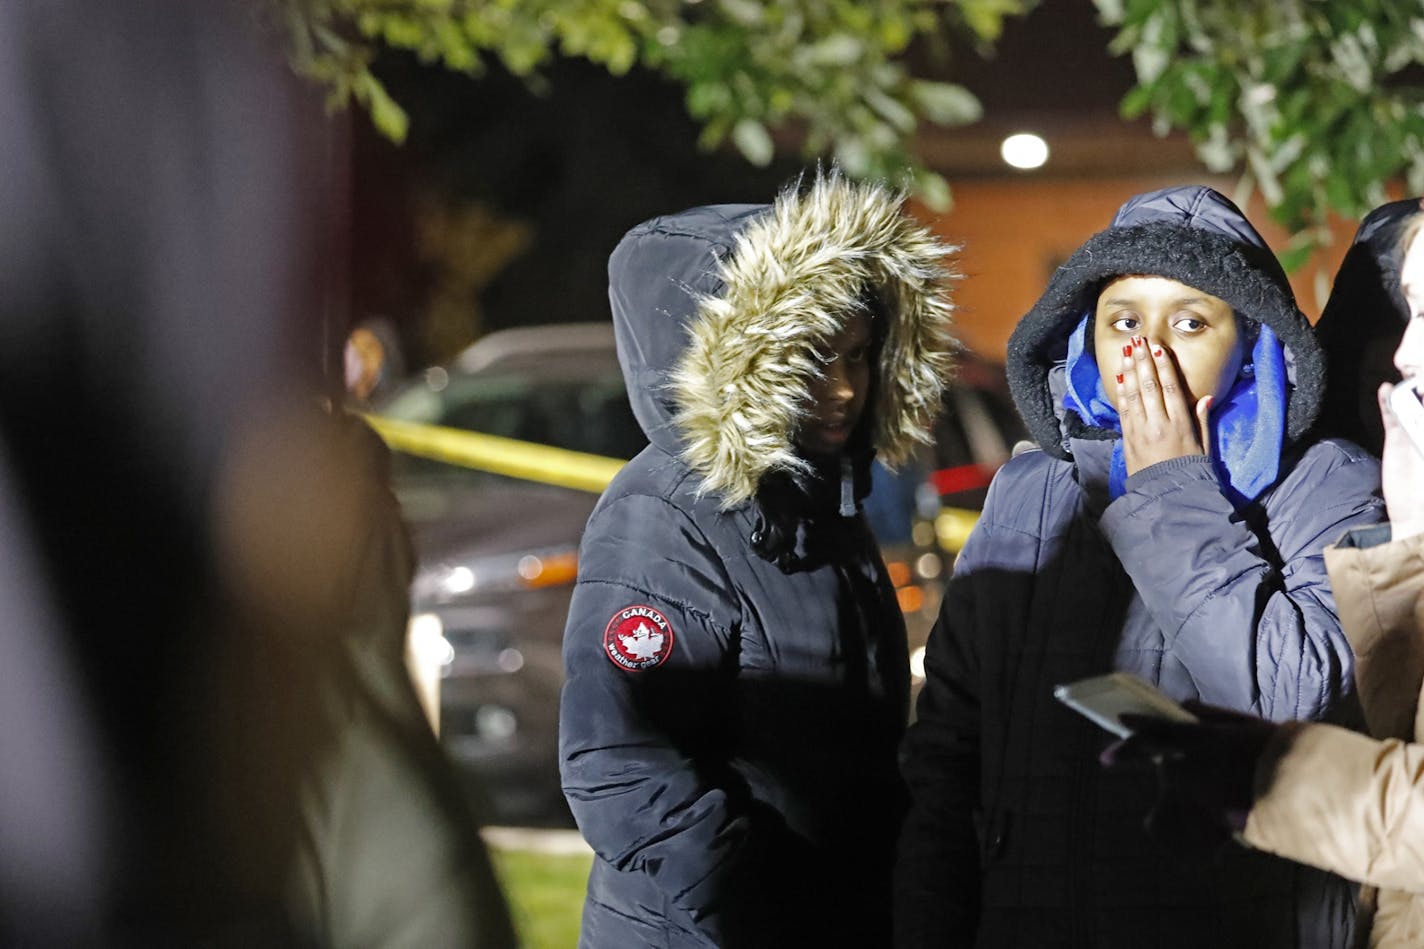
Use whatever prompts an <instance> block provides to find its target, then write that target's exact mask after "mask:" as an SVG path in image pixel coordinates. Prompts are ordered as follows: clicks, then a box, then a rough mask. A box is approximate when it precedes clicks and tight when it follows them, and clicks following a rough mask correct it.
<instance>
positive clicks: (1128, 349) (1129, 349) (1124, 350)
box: [1122, 346, 1132, 356]
mask: <svg viewBox="0 0 1424 949" xmlns="http://www.w3.org/2000/svg"><path fill="white" fill-rule="evenodd" d="M1122 354H1123V355H1124V356H1131V355H1132V347H1131V346H1124V347H1122Z"/></svg>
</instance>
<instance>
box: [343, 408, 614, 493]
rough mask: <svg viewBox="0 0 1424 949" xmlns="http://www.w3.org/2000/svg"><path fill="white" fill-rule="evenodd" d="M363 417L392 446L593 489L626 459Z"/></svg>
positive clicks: (464, 465) (452, 461) (601, 486)
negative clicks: (620, 459)
mask: <svg viewBox="0 0 1424 949" xmlns="http://www.w3.org/2000/svg"><path fill="white" fill-rule="evenodd" d="M366 421H367V422H369V423H370V424H371V427H372V428H374V429H375V430H376V433H377V434H379V435H380V436H381V438H383V439H385V442H386V444H387V445H389V446H390V447H391V449H392V450H393V451H400V452H404V453H406V454H408V455H416V456H418V457H421V458H430V459H432V460H434V461H443V462H446V463H448V464H452V465H459V466H461V467H462V468H474V469H476V470H478V471H488V472H491V473H493V474H500V475H508V476H509V477H511V478H523V479H524V480H526V481H538V482H541V483H543V484H553V485H558V486H559V487H562V488H573V489H575V490H578V491H588V492H591V493H593V494H601V493H603V489H604V488H606V487H608V482H610V481H612V480H613V476H614V475H615V474H617V473H618V469H619V468H622V467H623V465H624V464H625V463H626V462H623V461H619V460H618V459H617V458H606V457H604V456H603V455H591V454H588V453H586V452H581V451H569V450H567V449H564V448H554V447H551V446H549V445H536V444H534V443H533V442H522V441H519V440H518V439H514V438H503V437H501V436H498V435H485V434H482V433H480V432H469V431H465V430H464V429H459V428H446V427H444V426H441V425H425V424H422V423H420V422H401V421H397V420H396V419H391V418H385V417H383V416H380V415H367V416H366Z"/></svg>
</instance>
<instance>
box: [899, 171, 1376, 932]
mask: <svg viewBox="0 0 1424 949" xmlns="http://www.w3.org/2000/svg"><path fill="white" fill-rule="evenodd" d="M1121 274H1155V275H1161V276H1165V277H1169V278H1171V279H1175V280H1178V281H1180V282H1182V283H1185V284H1188V285H1189V286H1193V287H1196V288H1198V289H1202V290H1206V291H1207V292H1209V293H1211V294H1213V295H1215V296H1218V297H1220V298H1222V299H1224V300H1226V301H1227V302H1228V303H1230V304H1232V306H1233V308H1234V309H1235V310H1236V311H1237V313H1238V314H1239V315H1240V316H1243V317H1246V318H1247V319H1250V320H1255V321H1258V322H1264V323H1267V324H1269V325H1270V326H1271V327H1272V328H1273V329H1274V330H1275V331H1276V334H1277V335H1278V336H1279V337H1280V338H1281V339H1282V341H1283V342H1284V343H1285V346H1286V348H1287V362H1288V365H1289V366H1291V367H1292V371H1293V373H1294V375H1293V376H1292V386H1291V388H1290V393H1289V400H1290V401H1289V406H1288V413H1287V417H1288V423H1287V431H1286V435H1287V439H1288V441H1287V449H1286V455H1285V457H1284V458H1283V459H1282V464H1281V469H1280V470H1281V474H1280V476H1279V478H1278V479H1277V480H1276V482H1275V483H1274V484H1273V485H1272V486H1270V487H1268V488H1267V489H1266V490H1265V491H1264V493H1262V494H1261V495H1260V496H1258V497H1257V498H1256V499H1255V500H1254V502H1253V503H1250V504H1247V505H1246V506H1245V507H1243V508H1242V509H1240V510H1238V509H1236V508H1235V507H1233V505H1232V503H1231V501H1229V500H1228V498H1227V495H1226V494H1225V493H1224V491H1223V485H1222V482H1221V478H1220V476H1219V474H1218V471H1217V469H1216V467H1215V465H1214V464H1213V463H1212V461H1210V460H1209V459H1208V458H1206V457H1205V456H1189V457H1183V458H1177V459H1173V460H1170V461H1165V462H1162V463H1160V464H1157V465H1153V466H1151V467H1149V468H1146V469H1144V470H1142V471H1139V472H1137V473H1135V474H1134V475H1133V476H1132V477H1131V478H1129V479H1128V481H1127V485H1126V492H1125V493H1124V494H1123V495H1122V496H1120V497H1118V498H1116V499H1115V500H1109V491H1108V488H1107V483H1108V469H1109V461H1110V456H1111V453H1112V448H1113V439H1114V438H1116V437H1117V436H1116V435H1115V434H1114V433H1112V432H1107V431H1104V430H1102V429H1094V428H1092V427H1090V426H1088V425H1085V424H1084V423H1083V421H1082V420H1081V419H1079V418H1077V417H1076V416H1075V415H1073V414H1072V413H1068V412H1065V411H1064V410H1063V409H1062V408H1061V405H1062V393H1063V384H1062V378H1061V377H1062V373H1063V367H1064V358H1065V356H1064V354H1065V351H1066V341H1067V337H1068V334H1069V332H1070V331H1071V330H1072V329H1073V327H1074V326H1075V325H1076V324H1077V323H1078V321H1079V320H1080V319H1081V318H1082V316H1083V314H1084V313H1090V312H1092V304H1093V300H1094V299H1095V298H1096V294H1097V292H1098V288H1099V287H1100V286H1101V285H1102V282H1103V281H1104V280H1105V279H1107V278H1110V277H1113V276H1116V275H1121ZM1009 358H1010V365H1009V375H1010V381H1011V384H1012V385H1013V386H1014V388H1015V392H1014V394H1015V398H1016V400H1017V402H1018V404H1019V407H1020V411H1021V412H1022V413H1023V414H1024V416H1025V420H1026V421H1027V422H1028V424H1029V426H1030V429H1031V430H1032V431H1033V432H1034V433H1035V435H1036V436H1037V438H1038V441H1039V442H1040V444H1041V445H1042V449H1043V450H1033V451H1028V452H1025V453H1023V454H1021V455H1019V456H1018V457H1016V458H1015V459H1013V460H1012V461H1010V462H1009V463H1008V464H1007V465H1006V466H1005V467H1004V468H1003V469H1002V470H1001V471H1000V472H999V474H998V475H997V477H996V478H995V480H994V482H993V485H992V487H991V488H990V492H989V496H988V498H987V501H986V504H985V508H984V513H983V517H982V519H981V520H980V521H979V524H978V526H977V527H976V528H975V530H974V532H973V534H972V535H971V536H970V538H969V540H968V542H967V544H966V545H965V547H964V549H963V552H962V553H961V554H960V557H959V560H958V563H957V565H956V569H955V573H954V577H953V578H952V580H951V582H950V585H949V589H948V592H947V595H946V598H945V600H944V602H943V607H942V610H941V613H940V617H939V622H938V624H937V626H936V628H935V630H934V632H933V633H932V634H931V637H930V640H929V644H928V647H927V648H928V654H927V657H926V674H927V682H926V685H925V688H924V691H923V692H922V693H921V696H920V700H919V704H918V708H917V721H916V722H915V724H914V725H912V726H911V729H910V732H909V735H908V736H907V739H906V764H905V774H906V777H907V780H908V784H909V786H910V791H911V795H912V805H911V810H910V814H909V816H908V818H907V821H906V824H905V828H904V831H903V834H902V836H901V850H900V854H899V859H898V866H897V871H896V912H897V919H896V929H897V944H898V945H901V946H906V947H931V946H932V947H936V949H942V947H951V946H963V947H969V946H982V947H1033V949H1045V947H1048V949H1051V947H1083V949H1089V947H1091V949H1108V947H1124V949H1127V947H1130V949H1153V947H1177V946H1180V947H1184V949H1185V947H1204V946H1220V947H1238V946H1239V947H1251V949H1271V947H1282V949H1284V947H1342V949H1343V947H1344V946H1346V945H1348V939H1349V931H1350V924H1351V914H1352V897H1351V892H1350V890H1349V888H1348V886H1347V885H1346V884H1345V883H1344V882H1343V881H1341V880H1338V879H1336V878H1333V877H1329V876H1327V875H1325V874H1322V873H1320V872H1318V871H1315V870H1311V869H1308V868H1304V867H1300V866H1298V865H1294V864H1291V863H1288V862H1286V861H1282V860H1279V859H1276V858H1274V857H1270V856H1267V855H1264V854H1260V853H1255V852H1249V851H1247V850H1245V849H1241V848H1235V847H1233V848H1232V849H1231V850H1230V851H1229V852H1224V853H1220V854H1215V855H1213V856H1212V857H1210V858H1205V857H1196V858H1191V857H1184V856H1182V855H1179V854H1172V853H1166V852H1163V851H1162V850H1161V849H1160V848H1159V847H1158V846H1157V845H1155V844H1154V843H1153V842H1151V841H1150V840H1149V839H1148V838H1147V836H1146V834H1145V833H1144V832H1143V830H1142V827H1141V820H1142V816H1143V814H1144V812H1145V811H1146V808H1147V806H1148V804H1149V803H1150V802H1151V800H1152V798H1153V792H1154V781H1153V779H1152V777H1151V775H1134V774H1122V773H1109V772H1106V771H1104V770H1102V769H1101V768H1099V766H1098V764H1097V761H1096V757H1097V754H1098V752H1099V751H1100V750H1101V749H1102V748H1103V746H1104V745H1105V744H1106V743H1107V741H1108V740H1109V736H1108V735H1107V734H1106V733H1105V732H1102V731H1100V730H1099V729H1097V728H1096V727H1095V726H1094V725H1092V724H1090V723H1088V722H1087V721H1085V720H1083V719H1081V718H1079V717H1078V716H1077V715H1075V714H1074V713H1073V712H1071V711H1069V710H1068V709H1067V708H1065V707H1063V706H1061V705H1059V704H1058V703H1057V702H1055V700H1054V699H1053V694H1052V693H1053V687H1054V686H1055V685H1056V684H1059V683H1065V682H1070V681H1073V680H1075V679H1078V678H1082V677H1085V676H1090V675H1098V674H1102V673H1105V672H1108V671H1110V670H1114V669H1122V670H1129V671H1131V672H1135V673H1137V674H1139V675H1141V676H1143V677H1144V678H1146V679H1148V680H1149V681H1151V682H1154V683H1157V684H1158V685H1160V686H1161V687H1162V689H1164V690H1165V691H1166V692H1167V693H1169V694H1170V695H1172V696H1173V697H1174V698H1177V699H1179V700H1183V699H1196V698H1199V699H1202V700H1204V701H1207V702H1210V703H1213V704H1216V705H1222V706H1226V707H1230V708H1235V709H1241V710H1243V711H1249V712H1254V713H1256V714H1258V715H1263V716H1266V717H1269V718H1274V719H1288V718H1322V717H1327V716H1332V715H1336V716H1341V715H1345V714H1347V709H1348V707H1349V705H1350V698H1351V696H1350V689H1351V688H1352V680H1351V671H1352V656H1351V652H1350V647H1349V645H1348V643H1347V641H1346V639H1345V636H1344V634H1343V633H1342V631H1341V629H1340V623H1339V619H1338V617H1337V615H1336V611H1335V604H1334V600H1333V598H1332V596H1331V593H1330V589H1329V585H1328V580H1327V576H1326V572H1325V564H1324V562H1323V559H1322V551H1323V549H1324V547H1325V546H1326V545H1328V544H1330V543H1333V542H1334V541H1335V540H1336V539H1337V538H1338V537H1339V536H1340V534H1341V533H1343V532H1344V531H1345V530H1346V529H1347V528H1350V527H1355V526H1359V525H1363V524H1369V523H1373V522H1375V521H1377V520H1379V519H1380V517H1381V516H1382V511H1381V506H1380V502H1379V500H1378V498H1377V497H1376V492H1377V490H1378V485H1379V473H1378V468H1377V465H1376V463H1375V461H1374V459H1373V458H1371V457H1370V456H1369V455H1367V454H1366V453H1365V452H1363V451H1362V450H1360V449H1359V448H1357V447H1355V446H1354V445H1352V444H1350V443H1348V442H1342V441H1324V442H1315V443H1303V442H1302V441H1301V439H1302V436H1303V433H1305V432H1306V431H1307V430H1308V429H1309V427H1310V425H1311V423H1312V421H1313V419H1314V417H1315V412H1316V409H1317V406H1318V403H1319V395H1320V386H1319V383H1320V381H1321V372H1320V353H1319V349H1318V347H1317V346H1316V344H1315V342H1314V340H1313V338H1312V335H1311V332H1310V328H1309V325H1308V324H1307V323H1306V322H1305V319H1304V317H1303V316H1301V315H1300V313H1299V311H1298V310H1297V309H1296V307H1295V304H1294V299H1293V298H1292V297H1291V294H1290V290H1289V287H1288V285H1287V284H1286V281H1285V277H1284V274H1282V273H1281V272H1280V269H1279V265H1277V264H1276V263H1275V260H1274V258H1273V257H1272V256H1271V255H1270V252H1269V251H1268V250H1267V249H1266V248H1265V245H1264V243H1263V242H1261V240H1260V238H1259V237H1258V236H1257V235H1256V233H1255V231H1254V230H1253V229H1252V228H1251V226H1250V224H1249V223H1247V222H1246V220H1245V218H1244V217H1242V216H1241V215H1240V212H1239V211H1237V209H1236V208H1235V207H1234V206H1233V205H1231V204H1230V202H1228V201H1226V199H1224V198H1222V197H1221V196H1220V195H1217V194H1216V193H1215V192H1212V191H1209V190H1208V189H1204V188H1193V189H1173V190H1170V191H1167V192H1160V193H1155V194H1151V195H1145V196H1141V197H1139V198H1135V199H1133V201H1131V202H1129V203H1128V204H1127V205H1126V206H1125V207H1124V208H1123V210H1122V211H1121V212H1119V215H1118V218H1117V219H1116V220H1115V221H1114V223H1113V226H1112V227H1110V228H1109V229H1108V230H1106V231H1103V232H1101V233H1100V234H1098V235H1096V236H1095V237H1093V238H1092V239H1091V240H1089V241H1088V243H1087V244H1085V245H1084V247H1083V248H1082V249H1080V250H1079V251H1078V252H1077V253H1075V254H1074V255H1073V257H1072V258H1070V259H1069V261H1068V262H1067V263H1065V264H1064V265H1063V267H1062V268H1060V270H1059V271H1058V273H1057V274H1055V276H1054V278H1053V280H1052V281H1051V282H1050V285H1049V287H1048V290H1047V292H1046V293H1045V294H1044V296H1043V298H1042V299H1041V300H1040V302H1039V303H1038V305H1037V306H1036V307H1035V309H1034V310H1033V311H1032V312H1030V313H1029V314H1028V315H1027V316H1026V317H1025V318H1024V319H1023V321H1022V322H1021V323H1020V325H1019V328H1018V330H1017V331H1016V332H1015V335H1014V338H1013V341H1012V342H1011V344H1010V354H1009Z"/></svg>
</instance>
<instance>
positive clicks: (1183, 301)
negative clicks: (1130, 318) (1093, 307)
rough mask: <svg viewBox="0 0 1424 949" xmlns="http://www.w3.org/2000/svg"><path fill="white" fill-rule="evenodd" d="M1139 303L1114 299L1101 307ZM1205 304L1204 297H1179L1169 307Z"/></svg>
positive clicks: (1137, 301) (1105, 302) (1138, 301)
mask: <svg viewBox="0 0 1424 949" xmlns="http://www.w3.org/2000/svg"><path fill="white" fill-rule="evenodd" d="M1140 302H1141V301H1140V300H1131V299H1114V300H1106V301H1104V303H1103V305H1104V306H1137V305H1138V303H1140ZM1205 302H1206V297H1181V298H1180V299H1176V300H1173V301H1172V302H1171V305H1172V306H1191V305H1194V304H1198V303H1205Z"/></svg>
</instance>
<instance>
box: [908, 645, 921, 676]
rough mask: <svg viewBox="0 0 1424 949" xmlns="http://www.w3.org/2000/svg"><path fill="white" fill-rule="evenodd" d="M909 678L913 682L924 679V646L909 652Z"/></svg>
mask: <svg viewBox="0 0 1424 949" xmlns="http://www.w3.org/2000/svg"><path fill="white" fill-rule="evenodd" d="M910 679H911V680H912V681H914V682H923V681H925V647H924V646H920V647H919V648H917V649H915V650H914V651H913V652H911V653H910Z"/></svg>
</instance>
